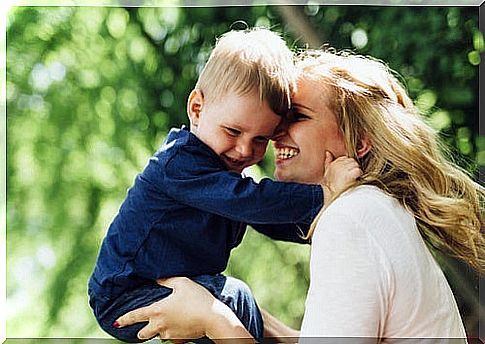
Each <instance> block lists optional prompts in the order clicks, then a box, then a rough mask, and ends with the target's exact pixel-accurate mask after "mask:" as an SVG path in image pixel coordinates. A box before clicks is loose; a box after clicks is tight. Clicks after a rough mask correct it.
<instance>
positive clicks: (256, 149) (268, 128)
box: [187, 90, 281, 173]
mask: <svg viewBox="0 0 485 344" xmlns="http://www.w3.org/2000/svg"><path fill="white" fill-rule="evenodd" d="M187 110H188V115H189V118H190V123H191V126H190V128H191V131H192V132H193V133H194V134H195V135H196V136H197V137H198V138H199V139H200V140H201V141H202V142H204V143H205V144H206V145H208V146H209V147H210V148H211V149H212V150H213V151H214V152H215V153H216V154H217V155H219V157H220V158H221V159H222V161H223V162H224V164H225V165H226V167H227V168H228V169H229V170H230V171H234V172H237V173H241V172H242V170H243V169H244V168H246V167H248V166H251V165H254V164H255V163H257V162H259V161H260V160H261V159H262V158H263V156H264V153H265V152H266V147H267V144H268V141H269V139H270V138H271V136H272V135H273V132H274V130H275V128H276V127H277V125H278V124H279V122H280V120H281V117H280V116H278V115H277V114H275V113H274V112H273V111H272V110H271V108H270V107H269V105H268V103H267V102H266V101H264V102H261V101H260V100H259V97H258V95H257V94H256V92H252V93H249V94H246V95H243V96H240V95H237V94H234V93H229V94H227V95H225V96H224V98H222V99H221V100H216V101H211V102H205V101H204V97H203V95H202V93H201V91H199V90H194V91H192V93H191V94H190V96H189V101H188V104H187Z"/></svg>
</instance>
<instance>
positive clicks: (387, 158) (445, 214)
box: [297, 50, 485, 272]
mask: <svg viewBox="0 0 485 344" xmlns="http://www.w3.org/2000/svg"><path fill="white" fill-rule="evenodd" d="M297 67H298V70H299V73H300V77H301V78H303V79H307V80H308V79H310V80H314V81H318V82H319V83H320V84H321V85H322V89H321V91H322V92H326V93H325V98H326V99H327V101H328V103H329V104H327V105H328V106H329V108H330V109H331V110H333V112H334V114H335V116H336V118H337V122H338V124H339V127H340V130H341V131H342V133H343V137H344V141H345V146H346V149H347V154H348V156H350V157H354V158H356V159H357V160H358V161H359V164H360V166H361V168H362V171H363V176H362V177H361V178H360V179H359V180H358V181H356V183H355V184H354V185H353V186H357V185H362V184H368V185H369V184H370V185H375V186H378V187H379V188H381V189H382V190H383V191H385V192H386V193H388V194H389V195H391V196H392V197H394V198H395V199H397V200H398V201H399V202H400V203H401V204H402V205H403V206H404V207H405V208H406V209H408V210H410V211H411V212H412V213H413V214H414V217H415V219H416V222H417V225H418V229H419V231H420V233H421V235H422V236H423V238H424V239H425V241H426V242H427V243H428V244H429V245H431V246H432V247H434V248H437V249H440V250H444V251H446V252H448V253H451V254H452V255H454V256H456V257H458V258H460V259H462V260H464V261H466V262H467V263H469V264H470V266H472V267H473V268H475V269H476V270H477V271H480V272H483V271H484V268H485V266H484V249H485V245H484V237H483V232H482V228H483V210H484V207H483V204H484V203H483V200H484V196H485V193H484V189H483V187H481V186H480V185H479V184H477V183H475V182H474V181H473V180H472V179H471V178H470V176H469V175H468V174H467V172H466V171H465V170H463V169H462V168H460V167H458V166H457V165H455V164H454V163H452V162H451V161H450V160H449V159H447V157H446V155H445V154H448V153H446V148H445V146H444V145H443V144H441V143H440V140H439V137H438V133H437V132H436V131H435V130H433V129H432V128H431V127H430V126H429V125H428V124H427V123H426V121H425V119H424V117H423V116H422V115H421V114H420V112H419V111H418V110H417V108H416V107H415V106H414V104H413V102H412V101H411V99H410V98H409V96H408V94H407V93H406V90H405V88H404V87H403V86H402V85H401V83H400V82H399V81H398V80H397V78H396V77H395V76H394V75H393V73H392V72H391V70H390V69H389V68H387V66H386V65H385V64H383V63H381V62H379V61H377V60H374V59H371V58H368V57H363V56H358V55H353V54H351V53H348V52H340V53H337V52H334V51H320V50H318V51H317V50H307V51H305V52H302V53H300V54H299V56H298V58H297ZM364 137H365V138H366V139H367V140H368V141H370V143H371V145H372V148H371V149H370V151H369V152H368V153H367V154H366V155H365V156H364V157H362V158H360V159H359V158H358V157H357V151H358V149H359V148H360V142H361V140H362V139H363V138H364ZM322 212H323V210H322V211H321V212H320V214H319V216H320V215H321V214H322ZM319 216H318V217H319ZM318 217H317V219H316V220H315V221H314V223H313V225H312V228H311V230H310V233H309V236H311V234H312V233H313V230H314V228H315V225H316V222H317V220H318Z"/></svg>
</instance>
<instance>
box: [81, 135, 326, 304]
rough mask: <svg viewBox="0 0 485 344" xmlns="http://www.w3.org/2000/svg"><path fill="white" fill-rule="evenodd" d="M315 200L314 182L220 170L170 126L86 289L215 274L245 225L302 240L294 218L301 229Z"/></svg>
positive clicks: (107, 295)
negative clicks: (286, 180) (252, 176)
mask: <svg viewBox="0 0 485 344" xmlns="http://www.w3.org/2000/svg"><path fill="white" fill-rule="evenodd" d="M322 203H323V192H322V189H321V187H320V186H319V185H304V184H297V183H283V182H275V181H272V180H270V179H267V178H266V179H263V180H261V181H260V182H259V183H256V182H255V181H254V180H253V179H252V178H249V177H246V178H244V177H242V176H241V175H240V174H237V173H235V172H229V171H227V169H226V168H225V166H224V164H223V162H222V160H221V159H220V158H219V156H218V155H217V154H215V153H214V152H213V151H212V150H211V149H210V148H209V147H208V146H207V145H205V144H204V143H203V142H202V141H200V140H199V139H198V138H197V137H196V136H195V135H193V134H192V133H190V132H189V131H188V130H187V129H186V128H184V127H182V129H172V130H171V131H170V133H169V135H168V137H167V140H166V142H165V143H164V144H163V145H162V147H161V148H160V149H159V150H158V151H157V152H156V153H155V155H154V156H153V157H152V158H151V159H150V160H149V162H148V164H147V166H146V167H145V169H144V171H143V172H142V173H141V174H139V175H138V176H137V177H136V179H135V182H134V185H133V186H132V187H131V188H130V189H129V190H128V194H127V197H126V199H125V200H124V202H123V204H122V205H121V207H120V209H119V212H118V214H117V215H116V217H115V218H114V220H113V222H112V223H111V225H110V227H109V229H108V233H107V235H106V237H105V238H104V240H103V243H102V245H101V250H100V252H99V255H98V259H97V262H96V266H95V268H94V272H93V274H92V276H91V278H90V281H89V294H90V296H91V297H95V296H98V297H102V298H104V299H112V298H115V297H117V296H119V295H120V294H121V293H123V291H125V290H128V289H132V288H135V287H137V286H139V285H142V284H145V283H150V282H153V280H155V279H158V278H164V277H170V276H188V277H190V276H196V275H202V274H216V273H220V272H222V271H224V269H225V268H226V266H227V263H228V259H229V254H230V252H231V249H233V248H234V247H236V246H237V245H238V244H239V243H240V242H241V240H242V237H243V235H244V232H245V229H246V224H251V225H252V226H253V227H254V228H255V229H256V230H258V231H260V232H261V233H264V234H266V235H268V236H270V237H272V238H274V239H279V240H286V241H294V242H304V240H302V239H301V236H300V235H301V232H300V231H299V230H298V227H297V226H296V225H295V224H302V225H304V226H305V225H306V228H308V224H310V223H311V221H312V220H313V218H314V217H315V216H316V214H317V213H318V211H319V210H320V208H321V206H322Z"/></svg>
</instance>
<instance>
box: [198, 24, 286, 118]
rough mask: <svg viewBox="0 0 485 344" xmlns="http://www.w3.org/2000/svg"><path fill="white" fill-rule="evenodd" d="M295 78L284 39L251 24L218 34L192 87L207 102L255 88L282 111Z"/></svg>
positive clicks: (278, 112) (273, 108)
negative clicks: (251, 27)
mask: <svg viewBox="0 0 485 344" xmlns="http://www.w3.org/2000/svg"><path fill="white" fill-rule="evenodd" d="M295 82H296V72H295V66H294V63H293V53H292V52H291V51H290V49H289V48H288V47H287V45H286V43H285V41H284V40H283V39H282V38H281V36H280V35H278V34H277V33H276V32H273V31H271V30H268V29H265V28H253V29H246V30H233V31H229V32H226V33H225V34H223V35H222V36H221V37H219V38H218V40H217V42H216V45H215V47H214V49H213V50H212V52H211V54H210V56H209V59H208V61H207V63H206V64H205V66H204V68H203V69H202V72H201V73H200V75H199V79H198V81H197V84H196V85H195V88H196V89H199V90H201V91H202V94H203V95H204V98H205V99H206V101H209V102H211V101H215V100H219V99H221V98H222V97H224V96H225V95H227V94H228V92H234V93H236V94H238V95H245V94H248V93H250V92H253V91H254V90H256V91H257V92H258V94H259V99H260V100H266V101H267V102H268V104H269V106H270V108H271V109H272V110H273V111H274V112H275V113H277V114H279V115H285V114H286V113H287V112H288V109H289V108H290V104H291V103H290V101H291V92H292V91H293V89H294V87H295Z"/></svg>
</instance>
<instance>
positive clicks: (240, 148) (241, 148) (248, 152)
mask: <svg viewBox="0 0 485 344" xmlns="http://www.w3.org/2000/svg"><path fill="white" fill-rule="evenodd" d="M236 151H237V152H238V153H239V155H240V156H241V158H250V157H251V156H252V155H253V146H252V145H251V144H250V143H246V142H241V143H239V144H238V145H237V147H236Z"/></svg>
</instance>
